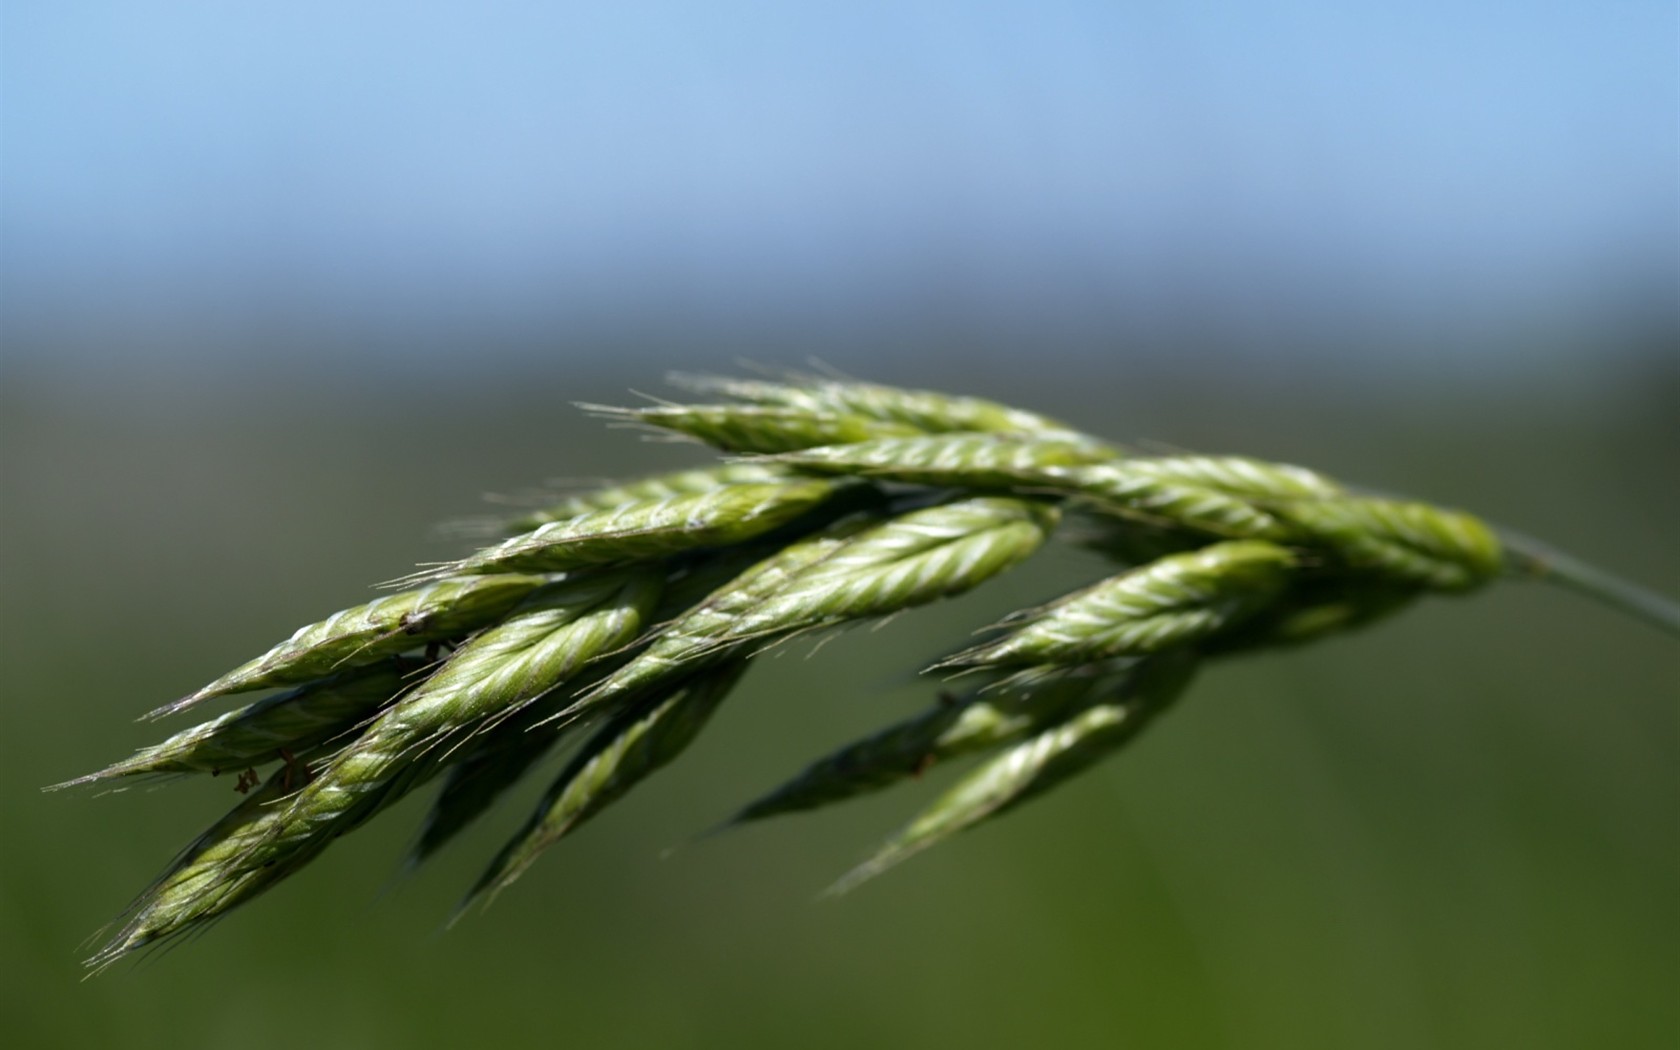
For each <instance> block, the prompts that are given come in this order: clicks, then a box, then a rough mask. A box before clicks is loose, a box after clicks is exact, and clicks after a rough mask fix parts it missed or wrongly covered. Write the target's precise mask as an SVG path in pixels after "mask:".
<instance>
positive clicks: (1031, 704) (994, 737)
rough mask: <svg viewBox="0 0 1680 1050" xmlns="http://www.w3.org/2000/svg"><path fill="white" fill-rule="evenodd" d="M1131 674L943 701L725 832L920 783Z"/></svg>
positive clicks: (799, 781) (1066, 678) (741, 816)
mask: <svg viewBox="0 0 1680 1050" xmlns="http://www.w3.org/2000/svg"><path fill="white" fill-rule="evenodd" d="M1125 673H1126V672H1125V670H1118V669H1116V668H1114V667H1112V666H1110V667H1098V668H1077V669H1074V670H1072V671H1061V672H1059V673H1057V674H1054V675H1052V676H1050V677H1048V678H1046V679H1045V680H1042V681H1038V682H1034V683H1031V684H1023V685H1014V686H1007V687H1005V688H1001V689H999V688H990V687H988V688H986V689H981V690H976V691H975V692H973V693H971V694H970V695H968V696H967V697H965V698H960V699H959V698H957V697H946V698H942V699H941V700H940V702H938V703H936V704H934V705H933V706H932V707H930V708H928V709H927V710H925V711H923V712H922V713H920V714H918V715H916V716H915V717H913V718H910V719H907V720H905V721H903V722H900V723H898V724H897V725H893V726H889V727H887V728H886V729H883V730H881V731H880V732H878V733H874V734H872V735H870V736H868V737H865V738H864V739H862V740H858V741H855V742H854V743H851V744H848V745H846V746H845V747H843V748H841V749H839V750H838V751H835V752H833V753H832V754H830V755H827V756H825V757H823V758H820V759H818V760H817V761H816V762H813V763H812V764H811V765H809V766H807V767H806V768H805V769H804V770H803V771H802V772H800V773H799V775H797V776H795V777H794V778H793V779H792V780H789V781H788V782H787V783H785V784H783V785H782V786H781V787H778V788H776V789H775V790H774V791H772V792H770V793H769V794H767V795H765V796H763V797H762V798H759V799H757V800H755V801H753V802H751V803H748V804H747V805H746V806H744V807H742V809H741V810H740V811H739V812H737V813H736V814H735V815H734V816H733V817H731V818H729V820H727V821H725V823H724V826H725V827H728V826H733V825H737V824H745V823H748V822H750V821H754V820H762V819H764V818H766V817H772V816H777V815H779V814H783V813H792V812H796V811H800V810H808V809H816V808H818V807H820V806H826V805H831V804H833V803H836V802H843V801H845V800H847V799H850V798H856V797H857V796H859V795H863V794H868V793H870V792H874V791H879V790H881V789H883V788H887V787H890V786H892V785H893V784H896V783H898V782H900V781H902V780H905V779H907V778H913V777H919V776H921V775H922V774H923V773H925V772H927V771H928V770H929V769H932V768H933V767H934V766H935V765H937V764H938V763H940V762H945V761H948V760H950V759H953V758H957V757H960V756H962V755H967V754H972V753H974V752H977V751H985V750H989V749H991V748H994V747H998V746H1000V745H1002V744H1008V743H1013V742H1015V741H1017V740H1019V739H1021V738H1022V737H1024V736H1026V735H1027V734H1029V733H1032V732H1034V731H1036V730H1038V729H1041V728H1043V727H1044V726H1045V725H1047V724H1049V723H1050V722H1052V721H1056V720H1059V719H1062V718H1065V717H1067V716H1068V715H1069V714H1070V713H1071V712H1073V711H1076V710H1079V709H1080V708H1082V707H1085V706H1088V705H1089V704H1090V703H1091V702H1093V700H1094V699H1095V698H1097V697H1101V696H1105V695H1111V694H1112V693H1113V692H1114V690H1115V689H1116V688H1117V687H1118V684H1119V683H1120V682H1121V681H1123V679H1124V677H1125Z"/></svg>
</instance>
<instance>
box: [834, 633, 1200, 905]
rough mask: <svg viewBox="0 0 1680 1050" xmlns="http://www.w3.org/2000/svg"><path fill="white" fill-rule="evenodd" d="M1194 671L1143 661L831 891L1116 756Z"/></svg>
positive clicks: (1172, 662) (1169, 658)
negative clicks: (1106, 695)
mask: <svg viewBox="0 0 1680 1050" xmlns="http://www.w3.org/2000/svg"><path fill="white" fill-rule="evenodd" d="M1194 670H1195V660H1194V658H1193V657H1190V656H1188V655H1187V654H1184V653H1174V654H1170V655H1165V656H1160V657H1155V658H1152V659H1150V660H1148V661H1145V662H1144V663H1143V664H1142V665H1140V666H1139V667H1138V669H1137V671H1136V673H1134V674H1133V675H1132V676H1130V677H1128V678H1126V679H1124V681H1125V686H1124V688H1123V689H1121V690H1120V691H1118V693H1117V695H1116V696H1115V697H1114V698H1113V699H1111V700H1109V701H1107V702H1103V703H1097V704H1092V705H1090V706H1087V707H1085V708H1084V709H1082V710H1080V711H1078V712H1077V713H1075V714H1073V715H1071V716H1070V717H1069V718H1068V719H1067V720H1065V721H1063V722H1059V723H1057V724H1055V725H1052V726H1050V727H1049V728H1047V729H1044V730H1042V731H1040V732H1038V733H1036V734H1034V735H1033V736H1031V737H1029V738H1028V739H1026V740H1024V741H1022V742H1021V743H1019V744H1016V745H1015V746H1014V747H1011V748H1010V749H1009V750H1007V751H1005V752H1003V753H1002V754H1000V755H998V756H997V757H996V758H993V759H991V760H989V761H987V762H985V763H984V764H982V765H981V766H980V768H978V769H976V770H975V771H973V772H972V773H970V774H969V775H968V776H966V777H964V778H963V779H962V780H961V781H959V782H958V783H957V784H956V785H955V786H953V787H952V788H951V789H950V790H948V791H947V792H945V794H943V795H941V796H940V797H939V799H938V800H937V801H935V802H934V803H933V804H932V805H931V806H929V807H928V808H927V809H925V810H923V811H922V812H921V814H920V815H919V816H917V817H916V819H915V820H913V821H911V823H910V824H909V825H908V826H907V827H906V828H905V829H904V830H903V831H901V832H899V833H898V834H897V835H896V836H894V837H893V838H892V839H891V840H890V841H889V842H888V843H887V844H886V845H885V846H883V847H882V848H881V849H880V850H879V851H878V852H877V853H876V854H875V855H874V856H873V857H871V858H870V859H869V860H867V861H865V862H864V863H863V864H861V865H859V866H858V867H856V868H854V869H853V870H852V871H851V872H849V873H847V874H846V875H845V876H843V877H842V878H841V879H840V880H839V881H838V882H836V883H835V884H834V886H833V887H831V888H830V890H829V892H830V893H831V894H840V893H845V892H847V891H849V890H851V889H853V888H854V887H856V886H857V885H859V884H860V883H862V882H865V881H867V880H868V879H872V878H874V877H875V876H877V875H879V874H881V873H882V872H884V871H886V870H887V869H888V868H891V867H893V866H894V865H896V864H899V863H902V862H903V861H905V860H908V859H909V858H910V857H912V856H914V855H915V854H917V853H920V852H921V851H922V850H924V849H927V848H928V847H929V846H932V845H934V844H935V843H938V842H940V841H942V840H943V839H946V838H949V837H950V836H952V835H954V834H956V833H957V832H959V831H962V830H964V829H965V828H971V827H973V826H975V825H976V824H979V823H981V822H982V821H985V820H989V819H991V818H993V817H996V816H998V815H999V814H1001V813H1003V812H1005V811H1006V810H1009V809H1012V808H1014V807H1015V806H1018V805H1020V804H1021V803H1022V802H1025V801H1026V800H1028V799H1030V798H1033V797H1034V796H1036V795H1040V794H1043V793H1044V792H1045V791H1048V790H1049V789H1050V788H1052V787H1055V786H1056V785H1057V784H1060V783H1062V782H1063V781H1065V780H1067V779H1068V778H1069V777H1072V776H1074V775H1076V774H1078V773H1081V772H1083V771H1084V770H1086V769H1088V768H1089V767H1090V766H1091V765H1092V764H1093V763H1095V762H1097V761H1098V760H1100V759H1103V758H1106V757H1108V756H1109V755H1111V754H1113V753H1114V752H1115V751H1116V750H1118V749H1119V748H1120V747H1121V746H1123V745H1124V744H1126V743H1127V742H1129V741H1130V740H1131V739H1132V738H1133V737H1135V736H1136V735H1137V734H1138V733H1139V732H1140V731H1141V730H1142V729H1143V728H1144V726H1146V725H1148V724H1149V722H1151V721H1152V720H1153V719H1154V718H1155V717H1156V716H1157V715H1159V714H1160V713H1161V712H1162V711H1164V710H1166V708H1167V707H1169V706H1170V705H1171V704H1172V702H1173V701H1174V700H1176V699H1177V698H1178V696H1179V694H1180V693H1182V692H1183V690H1184V688H1185V686H1186V685H1188V684H1189V681H1190V677H1191V675H1192V674H1193V672H1194Z"/></svg>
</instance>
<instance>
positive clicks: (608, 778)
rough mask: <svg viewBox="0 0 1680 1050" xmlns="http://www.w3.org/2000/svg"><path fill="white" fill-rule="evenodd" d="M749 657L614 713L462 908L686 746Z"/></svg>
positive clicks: (499, 886) (502, 885)
mask: <svg viewBox="0 0 1680 1050" xmlns="http://www.w3.org/2000/svg"><path fill="white" fill-rule="evenodd" d="M748 662H749V661H748V660H746V659H737V660H733V661H730V662H728V663H724V664H721V665H719V666H716V667H712V668H709V669H707V670H703V671H700V672H699V673H698V674H696V675H695V676H694V677H693V678H691V679H689V680H688V681H686V682H683V683H682V684H681V685H680V686H678V687H677V689H676V690H675V691H674V692H673V693H672V694H671V695H669V696H664V697H656V698H654V699H653V700H652V701H649V702H645V703H641V704H636V705H634V706H631V707H629V708H627V709H626V710H624V711H622V712H620V713H619V714H617V715H615V716H614V717H612V718H610V719H608V721H607V723H606V725H604V726H602V727H601V729H600V730H599V731H598V732H596V733H595V735H594V736H592V737H591V738H590V739H589V741H588V742H587V743H585V744H584V745H583V747H582V749H581V750H579V752H578V753H577V755H575V756H574V757H573V758H572V760H571V761H570V762H569V763H568V764H567V766H566V768H565V770H564V771H563V772H562V773H561V774H560V777H559V778H558V779H557V780H556V781H555V782H554V785H553V786H552V787H550V788H549V790H548V793H547V794H546V795H545V796H544V797H543V800H542V802H541V803H540V804H539V805H538V806H537V810H536V812H535V813H534V814H532V817H531V820H530V821H529V822H527V823H526V825H525V827H524V828H522V829H521V830H520V831H519V832H518V833H517V834H515V835H514V837H513V838H512V839H511V840H510V841H509V842H508V844H507V846H505V847H504V848H503V849H502V851H501V853H499V854H498V855H497V856H496V859H495V860H494V861H492V862H491V865H490V867H489V869H488V870H486V871H485V873H484V875H483V877H482V878H480V879H479V881H478V883H477V885H475V886H474V887H473V889H472V891H471V892H470V893H468V895H467V898H466V900H464V901H463V902H462V904H461V908H462V909H465V908H468V907H470V906H471V905H472V903H473V902H474V901H476V900H479V899H484V900H486V901H487V902H488V900H489V898H491V897H493V896H494V895H495V894H497V893H499V892H501V891H502V890H504V889H506V888H507V887H508V886H509V885H510V884H511V883H512V882H513V881H514V880H515V879H517V878H519V876H520V875H521V874H523V873H524V872H525V870H526V869H527V868H529V867H530V866H531V864H532V863H533V862H535V860H536V859H537V856H538V855H539V854H540V853H542V851H543V850H545V849H547V848H548V847H549V846H552V845H553V844H554V843H556V842H558V841H560V839H561V838H563V837H564V836H566V835H568V834H570V833H571V832H572V831H573V830H574V829H576V828H577V827H578V825H580V824H582V823H583V822H584V821H586V820H588V819H589V818H590V817H593V816H594V815H595V814H597V813H599V812H600V811H601V810H603V809H605V808H606V807H607V806H608V805H609V804H611V803H612V802H615V801H617V800H618V799H620V798H622V797H623V796H624V795H625V793H627V792H628V791H629V790H630V789H631V788H632V787H634V786H635V785H636V784H638V783H640V782H641V781H642V780H644V779H646V778H647V777H648V776H650V775H652V774H653V773H654V772H655V771H657V770H658V769H659V768H660V767H662V766H664V765H666V764H667V763H669V762H670V761H671V760H672V759H674V758H676V757H677V756H678V755H679V754H681V753H682V752H683V750H684V749H686V748H687V747H688V745H689V744H691V743H693V742H694V739H695V737H697V736H699V735H700V730H702V729H703V728H705V725H706V723H707V722H708V721H709V720H710V719H711V717H712V713H713V712H714V711H716V710H717V707H718V705H719V704H720V703H722V702H723V700H724V698H725V697H726V696H728V695H729V691H730V690H731V689H733V688H734V687H735V683H736V682H737V681H739V680H740V677H741V673H742V672H743V671H745V670H746V666H747V663H748Z"/></svg>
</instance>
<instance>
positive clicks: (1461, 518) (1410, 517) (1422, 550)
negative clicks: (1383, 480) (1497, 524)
mask: <svg viewBox="0 0 1680 1050" xmlns="http://www.w3.org/2000/svg"><path fill="white" fill-rule="evenodd" d="M1283 513H1284V514H1286V515H1287V516H1288V518H1289V519H1290V521H1292V522H1294V523H1295V524H1296V525H1298V526H1300V527H1301V528H1302V529H1304V530H1306V531H1308V532H1310V533H1311V534H1312V537H1313V539H1314V540H1315V541H1316V542H1318V543H1319V544H1322V545H1323V546H1325V547H1326V548H1328V549H1330V550H1332V551H1334V552H1335V553H1336V554H1337V555H1338V556H1339V557H1341V558H1342V559H1344V560H1345V561H1346V562H1347V563H1348V564H1350V565H1353V566H1356V567H1358V568H1361V569H1366V570H1369V571H1371V572H1375V573H1379V574H1381V575H1383V576H1387V577H1389V578H1392V579H1395V580H1399V581H1403V582H1407V583H1415V584H1418V585H1420V586H1423V587H1428V588H1430V589H1431V590H1437V591H1467V590H1472V589H1474V588H1476V587H1479V586H1481V585H1482V584H1484V583H1488V582H1490V581H1491V580H1493V579H1495V578H1496V577H1497V576H1499V574H1500V573H1501V572H1502V571H1503V570H1504V568H1505V558H1504V551H1503V548H1502V547H1501V545H1500V542H1499V537H1498V536H1497V535H1496V534H1495V533H1494V531H1493V530H1492V529H1490V528H1489V527H1488V526H1487V525H1485V524H1483V523H1482V522H1481V521H1480V520H1479V519H1477V518H1474V517H1471V516H1470V515H1468V514H1464V513H1461V512H1459V511H1452V510H1446V509H1444V508H1441V507H1432V506H1430V505H1429V504H1427V503H1404V502H1400V501H1398V500H1381V499H1346V500H1325V501H1318V502H1304V503H1295V504H1290V505H1289V506H1287V507H1286V508H1284V510H1283Z"/></svg>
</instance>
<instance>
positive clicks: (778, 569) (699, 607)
mask: <svg viewBox="0 0 1680 1050" xmlns="http://www.w3.org/2000/svg"><path fill="white" fill-rule="evenodd" d="M862 526H863V523H862V522H861V521H854V522H850V523H846V524H843V525H838V526H834V527H831V528H829V529H828V530H825V531H824V532H821V533H818V534H817V535H814V536H808V537H806V538H805V539H803V540H800V541H798V542H796V543H792V544H790V545H788V546H787V547H784V548H782V549H781V550H779V551H777V552H776V553H774V554H771V555H769V556H768V557H766V558H764V559H762V560H760V561H758V562H755V563H753V564H751V565H749V566H747V567H746V568H745V569H743V570H742V571H741V572H740V573H739V574H738V575H736V576H735V577H734V578H733V579H731V580H729V582H727V583H725V584H722V585H720V586H719V587H718V588H717V589H716V590H715V591H713V592H712V593H710V594H709V595H707V596H706V597H705V599H704V600H703V601H701V602H699V603H698V604H696V605H695V606H694V607H693V608H691V609H688V610H687V611H686V612H684V613H683V614H682V615H681V616H679V617H677V618H675V619H674V620H672V621H671V622H670V623H668V624H666V625H665V626H664V627H662V628H660V629H659V631H658V633H657V635H656V636H655V637H654V639H653V642H652V644H651V645H649V646H648V647H647V648H646V649H645V650H643V651H642V652H641V653H639V654H638V655H637V656H636V657H635V659H633V660H631V661H630V662H629V663H628V664H626V665H624V666H623V667H621V668H619V669H618V670H616V671H614V672H613V673H612V674H610V675H608V676H607V677H606V678H605V679H604V680H603V681H602V682H601V683H600V684H599V685H598V686H596V687H594V688H593V689H589V690H587V691H585V692H584V693H583V694H582V696H581V697H580V699H579V700H578V702H577V703H576V704H575V705H573V707H572V708H571V709H570V710H568V711H567V712H566V714H567V715H568V716H572V717H575V716H576V715H577V714H578V713H579V712H581V711H584V710H588V709H592V708H596V707H600V706H603V705H606V704H609V703H614V702H617V701H618V700H619V699H620V698H621V697H624V696H627V695H635V694H638V693H640V692H643V691H645V690H648V689H652V688H655V687H657V686H659V685H661V684H664V683H669V682H672V681H675V680H677V679H679V678H681V677H682V676H683V675H685V674H688V673H689V672H692V671H694V670H696V669H698V668H700V667H702V666H704V665H706V664H709V663H715V662H718V661H720V660H722V659H723V657H724V656H725V655H727V653H728V652H729V649H730V646H731V643H733V644H734V645H737V646H738V645H739V644H741V639H738V638H735V637H734V628H735V626H736V624H737V622H738V621H739V619H740V617H741V616H742V615H743V614H744V613H746V612H747V611H748V610H750V609H753V608H754V607H756V606H758V605H759V604H760V603H762V602H763V601H764V600H765V598H766V597H768V596H769V595H770V594H773V593H775V592H776V591H777V590H778V589H780V588H782V587H784V586H786V584H787V583H788V581H789V580H791V579H793V578H794V577H795V576H796V575H798V574H799V573H802V572H804V571H806V570H808V569H809V568H810V567H811V566H813V565H816V564H818V563H820V562H821V561H822V560H823V559H825V558H827V557H828V556H829V555H831V554H833V553H834V552H835V551H836V550H838V549H840V548H841V547H842V546H844V545H845V543H846V540H847V537H848V536H849V535H850V534H851V533H853V532H855V531H856V530H857V529H859V528H861V527H862Z"/></svg>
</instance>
